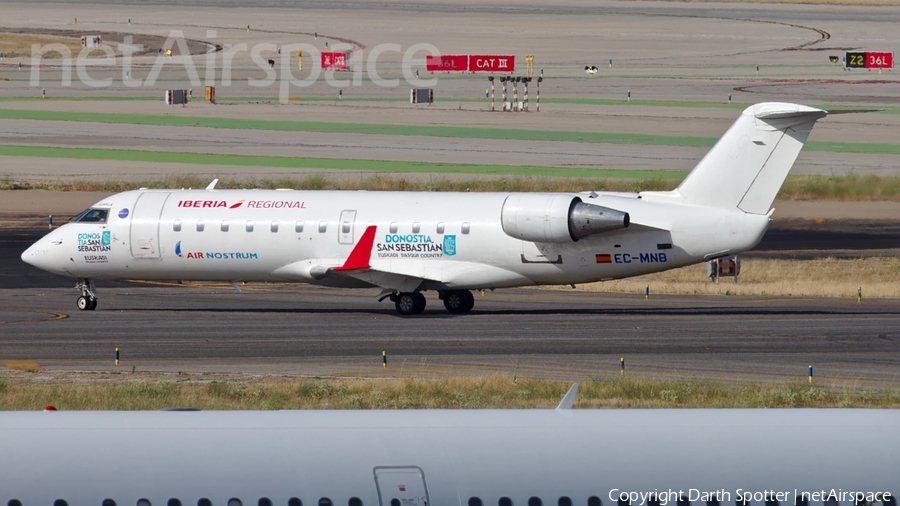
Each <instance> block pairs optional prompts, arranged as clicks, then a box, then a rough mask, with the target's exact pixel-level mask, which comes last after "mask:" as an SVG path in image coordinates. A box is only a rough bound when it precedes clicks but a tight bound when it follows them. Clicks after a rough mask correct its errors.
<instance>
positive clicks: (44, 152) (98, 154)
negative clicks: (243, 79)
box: [0, 145, 685, 180]
mask: <svg viewBox="0 0 900 506" xmlns="http://www.w3.org/2000/svg"><path fill="white" fill-rule="evenodd" d="M0 156H27V157H40V158H74V159H81V160H117V161H128V162H156V163H188V164H197V165H229V166H239V167H277V168H287V169H330V170H356V171H373V172H429V173H430V172H434V173H455V174H488V175H490V174H496V175H515V176H524V177H530V176H555V177H590V178H625V179H672V180H680V179H682V178H683V177H684V176H685V173H684V172H666V171H649V170H647V171H641V170H609V169H571V168H564V167H541V166H518V165H475V164H449V163H429V162H403V161H386V160H356V159H347V158H304V157H287V156H261V155H232V154H227V155H225V154H213V153H183V152H172V151H143V150H131V149H99V148H58V147H43V146H9V145H0Z"/></svg>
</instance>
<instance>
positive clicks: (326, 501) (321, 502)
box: [319, 497, 332, 506]
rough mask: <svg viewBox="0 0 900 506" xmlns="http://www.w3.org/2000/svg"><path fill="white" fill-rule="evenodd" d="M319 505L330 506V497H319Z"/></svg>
mask: <svg viewBox="0 0 900 506" xmlns="http://www.w3.org/2000/svg"><path fill="white" fill-rule="evenodd" d="M319 506H332V504H331V499H329V498H327V497H322V498H320V499H319Z"/></svg>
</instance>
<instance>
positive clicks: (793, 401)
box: [0, 372, 900, 410]
mask: <svg viewBox="0 0 900 506" xmlns="http://www.w3.org/2000/svg"><path fill="white" fill-rule="evenodd" d="M51 374H52V373H44V372H37V373H18V374H17V375H6V377H0V410H37V409H41V408H43V407H44V406H45V405H47V404H52V405H53V406H55V407H57V408H59V409H64V410H77V409H113V410H137V409H160V408H164V407H172V406H191V407H196V408H200V409H207V410H209V409H216V410H221V409H419V408H422V409H424V408H428V409H431V408H463V409H474V408H552V407H555V406H556V405H557V404H558V403H559V401H560V400H561V399H562V397H563V395H564V394H565V392H566V390H567V389H568V388H569V386H570V383H567V382H562V381H551V380H537V379H525V378H518V379H517V378H515V377H513V376H504V375H493V376H482V377H451V378H436V379H422V378H411V379H320V378H288V377H272V376H262V377H252V378H246V377H242V378H230V377H228V376H224V377H223V376H216V377H215V378H214V379H213V377H209V376H206V375H200V374H196V375H191V374H179V375H178V377H177V378H176V379H174V380H173V379H171V376H169V379H160V378H159V377H157V376H154V375H152V374H151V375H145V374H142V373H137V374H134V375H131V374H127V373H124V374H106V373H97V374H87V373H80V374H77V375H76V377H74V378H73V376H72V375H68V376H66V377H65V378H64V379H61V380H60V379H55V378H52V377H49V378H48V377H47V376H50V375H51ZM148 376H149V379H148ZM73 379H74V381H73ZM575 406H576V408H600V407H609V408H626V407H628V408H662V407H670V408H700V407H705V408H706V407H709V408H712V407H715V408H762V407H766V408H780V407H881V408H887V407H894V408H895V407H898V406H900V388H862V387H859V386H854V387H842V386H820V385H809V384H807V383H805V382H803V383H801V382H795V383H774V384H726V383H720V382H713V381H703V380H697V381H687V380H675V381H654V380H644V379H632V378H619V377H616V378H610V379H591V380H588V381H584V382H582V385H581V388H580V389H579V392H578V397H577V399H576V402H575Z"/></svg>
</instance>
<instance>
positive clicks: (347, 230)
mask: <svg viewBox="0 0 900 506" xmlns="http://www.w3.org/2000/svg"><path fill="white" fill-rule="evenodd" d="M341 232H343V233H345V234H349V233H350V222H349V221H345V222H343V223H341Z"/></svg>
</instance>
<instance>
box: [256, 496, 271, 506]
mask: <svg viewBox="0 0 900 506" xmlns="http://www.w3.org/2000/svg"><path fill="white" fill-rule="evenodd" d="M256 504H257V506H272V500H271V499H269V498H268V497H260V498H259V501H257V503H256Z"/></svg>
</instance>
